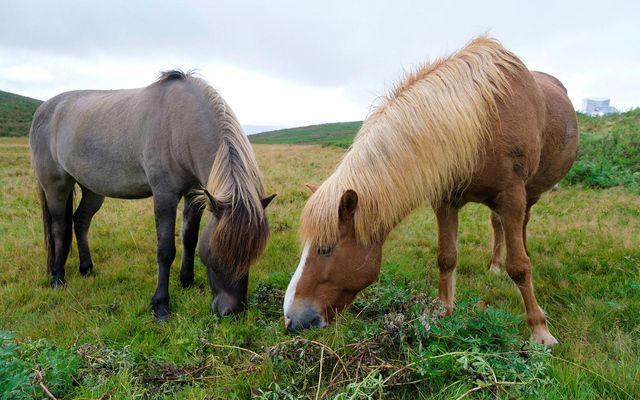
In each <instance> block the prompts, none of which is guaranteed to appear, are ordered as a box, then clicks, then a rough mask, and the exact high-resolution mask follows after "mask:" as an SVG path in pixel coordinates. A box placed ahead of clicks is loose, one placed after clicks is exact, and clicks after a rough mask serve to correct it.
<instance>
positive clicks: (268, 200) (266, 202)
mask: <svg viewBox="0 0 640 400" xmlns="http://www.w3.org/2000/svg"><path fill="white" fill-rule="evenodd" d="M276 196H277V195H276V194H275V193H274V194H272V195H271V196H268V197H265V198H264V199H262V200H260V202H261V203H262V208H267V206H268V205H269V204H271V201H272V200H273V199H275V197H276Z"/></svg>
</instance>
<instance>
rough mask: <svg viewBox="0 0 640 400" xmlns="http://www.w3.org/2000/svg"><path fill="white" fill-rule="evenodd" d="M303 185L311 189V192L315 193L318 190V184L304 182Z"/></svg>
mask: <svg viewBox="0 0 640 400" xmlns="http://www.w3.org/2000/svg"><path fill="white" fill-rule="evenodd" d="M305 186H306V187H307V188H308V189H309V190H311V193H315V192H316V190H318V185H314V184H313V183H306V184H305Z"/></svg>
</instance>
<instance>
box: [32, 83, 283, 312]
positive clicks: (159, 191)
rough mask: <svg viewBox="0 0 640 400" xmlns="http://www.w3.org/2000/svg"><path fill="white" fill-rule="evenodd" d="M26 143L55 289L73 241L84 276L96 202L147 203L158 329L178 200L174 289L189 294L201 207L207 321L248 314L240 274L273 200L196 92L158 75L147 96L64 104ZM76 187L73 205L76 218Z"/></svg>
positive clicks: (222, 109) (229, 114) (264, 234)
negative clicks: (179, 248) (210, 315)
mask: <svg viewBox="0 0 640 400" xmlns="http://www.w3.org/2000/svg"><path fill="white" fill-rule="evenodd" d="M29 142H30V145H31V151H32V156H33V158H32V164H33V168H34V171H35V175H36V177H37V180H38V183H39V187H38V189H39V195H40V201H41V205H42V212H43V220H44V231H45V243H46V246H47V250H48V260H47V267H48V269H49V272H50V273H51V275H52V284H53V286H54V287H57V286H61V285H64V283H65V279H64V275H65V269H64V266H65V262H66V259H67V256H68V254H69V248H70V245H71V240H72V229H73V230H74V231H75V234H76V240H77V243H78V253H79V257H80V273H81V274H82V275H88V274H90V273H91V272H92V269H93V263H92V261H91V255H90V253H89V243H88V239H87V233H88V231H89V226H90V224H91V219H92V217H93V216H94V215H95V213H96V212H97V211H98V210H99V209H100V207H101V206H102V203H103V201H104V198H105V197H115V198H122V199H139V198H145V197H149V196H153V206H154V214H155V224H156V234H157V262H158V283H157V288H156V291H155V294H154V295H153V298H152V301H151V304H152V309H153V312H154V315H155V316H156V318H157V319H164V318H167V317H168V316H169V269H170V267H171V264H172V262H173V260H174V258H175V254H176V247H175V239H174V237H175V223H176V212H177V207H178V203H179V201H180V199H181V198H183V197H184V211H183V226H182V239H183V246H184V252H183V254H182V265H181V269H180V281H181V283H182V285H183V286H185V287H187V286H190V285H192V284H193V282H194V273H193V262H194V254H195V247H196V244H197V242H198V230H199V226H200V219H201V216H202V213H203V212H204V210H203V209H204V208H205V207H206V208H207V210H208V211H209V212H210V219H209V222H208V224H207V225H206V227H205V228H204V230H203V233H202V238H201V241H200V258H201V260H202V262H203V263H204V264H205V265H206V266H207V275H208V278H209V283H210V285H211V289H212V291H213V293H214V295H215V298H214V300H213V303H212V308H213V311H214V312H215V313H217V314H219V315H221V316H223V315H227V314H231V313H234V312H238V311H241V310H242V309H244V308H245V307H246V298H247V283H248V273H249V266H250V264H251V263H252V262H253V261H254V260H255V259H256V258H257V257H258V256H259V255H260V254H261V253H262V251H263V250H264V248H265V246H266V242H267V239H268V236H269V228H268V224H267V219H266V216H265V212H264V208H265V207H266V206H267V205H268V204H269V203H270V202H271V200H272V199H273V197H274V196H275V195H272V196H269V197H264V187H263V184H262V180H261V177H260V172H259V170H258V167H257V163H256V160H255V157H254V154H253V150H252V148H251V146H250V144H249V142H248V140H247V138H246V137H245V135H244V134H243V132H242V128H241V127H240V124H239V123H238V121H237V119H236V117H235V115H234V113H233V111H232V110H231V109H230V108H229V106H228V105H227V104H226V102H225V101H224V100H223V99H222V97H220V95H219V94H218V93H217V92H216V91H215V90H214V89H213V88H212V87H211V86H209V85H208V84H207V83H206V82H205V81H204V80H202V79H200V78H198V77H196V76H194V75H193V74H192V73H183V72H181V71H167V72H163V73H162V74H161V76H160V78H159V79H158V80H157V81H156V82H155V83H153V84H151V85H149V86H147V87H144V88H139V89H129V90H111V91H103V90H81V91H72V92H66V93H62V94H60V95H58V96H55V97H54V98H52V99H51V100H48V101H46V102H45V103H43V104H42V105H41V106H40V107H39V108H38V110H37V111H36V113H35V115H34V119H33V124H32V127H31V131H30V134H29ZM76 183H77V184H78V185H79V186H80V188H81V191H82V199H81V201H80V204H79V205H78V207H77V209H76V210H75V212H74V211H73V195H74V186H75V184H76ZM72 227H73V228H72Z"/></svg>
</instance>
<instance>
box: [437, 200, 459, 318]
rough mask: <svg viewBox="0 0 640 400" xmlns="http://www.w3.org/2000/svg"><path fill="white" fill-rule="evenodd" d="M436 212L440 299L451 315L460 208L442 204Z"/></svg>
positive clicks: (447, 312)
mask: <svg viewBox="0 0 640 400" xmlns="http://www.w3.org/2000/svg"><path fill="white" fill-rule="evenodd" d="M435 212H436V218H437V220H438V268H439V269H440V282H439V285H438V297H439V298H440V300H441V301H442V302H443V303H444V307H445V310H446V314H447V315H449V314H451V313H452V312H453V302H454V298H455V285H456V275H455V268H456V263H457V262H458V251H457V249H456V240H457V236H458V208H456V207H453V206H450V205H447V204H442V205H441V206H440V207H438V208H437V209H436V210H435Z"/></svg>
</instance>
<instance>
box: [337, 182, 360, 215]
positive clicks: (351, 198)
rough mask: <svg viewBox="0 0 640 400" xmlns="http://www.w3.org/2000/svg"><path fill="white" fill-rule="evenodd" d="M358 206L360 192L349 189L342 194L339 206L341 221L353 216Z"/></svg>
mask: <svg viewBox="0 0 640 400" xmlns="http://www.w3.org/2000/svg"><path fill="white" fill-rule="evenodd" d="M357 207H358V194H357V193H356V192H354V191H353V190H351V189H349V190H347V191H346V192H344V193H343V194H342V197H341V198H340V207H339V208H338V215H339V216H340V221H345V220H349V219H351V218H353V213H355V212H356V208H357Z"/></svg>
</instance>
